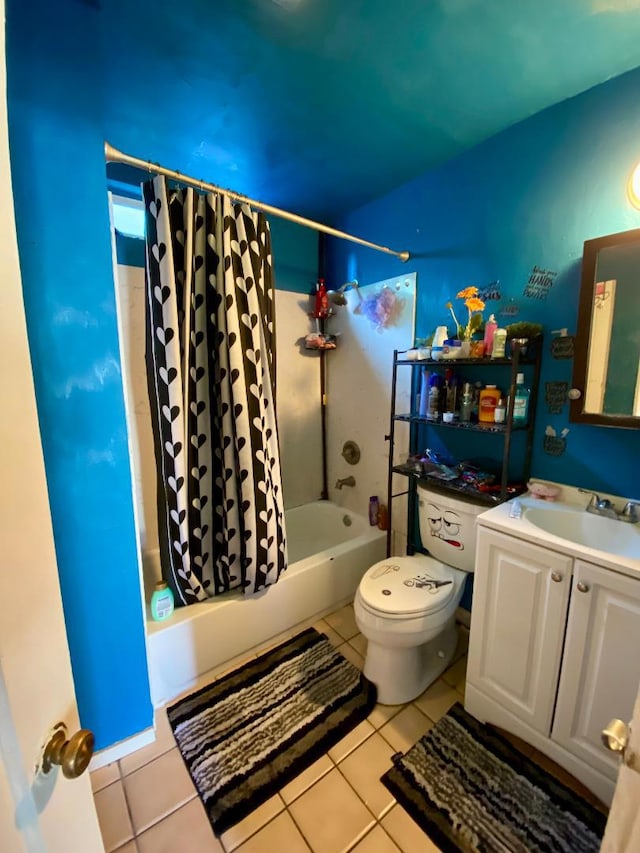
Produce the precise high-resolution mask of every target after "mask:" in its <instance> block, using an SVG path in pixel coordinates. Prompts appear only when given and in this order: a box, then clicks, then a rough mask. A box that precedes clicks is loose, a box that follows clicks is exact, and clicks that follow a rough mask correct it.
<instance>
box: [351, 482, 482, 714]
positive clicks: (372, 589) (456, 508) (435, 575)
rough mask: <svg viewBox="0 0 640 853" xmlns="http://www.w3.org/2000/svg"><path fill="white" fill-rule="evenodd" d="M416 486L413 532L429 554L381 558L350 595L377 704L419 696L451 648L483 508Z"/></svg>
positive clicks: (446, 661)
mask: <svg viewBox="0 0 640 853" xmlns="http://www.w3.org/2000/svg"><path fill="white" fill-rule="evenodd" d="M418 489H419V493H418V494H419V519H420V533H421V539H422V542H423V544H424V545H425V546H426V547H427V548H428V550H429V555H425V554H415V555H413V556H407V557H389V558H387V559H385V560H381V561H380V562H378V563H376V564H375V565H373V566H371V568H369V569H368V570H367V571H366V572H365V574H364V576H363V578H362V580H361V581H360V585H359V587H358V590H357V592H356V596H355V599H354V611H355V617H356V623H357V625H358V628H359V629H360V631H361V633H362V634H363V635H364V636H365V637H366V639H367V642H368V645H367V653H366V658H365V665H364V674H365V676H366V677H367V678H368V679H369V680H370V681H372V682H373V683H374V684H375V685H376V687H377V690H378V701H379V702H380V703H381V704H382V705H399V704H402V703H405V702H410V701H411V700H412V699H415V697H416V696H419V695H420V694H421V693H422V692H423V691H424V690H425V689H426V688H427V687H428V686H429V684H431V683H432V682H433V681H435V679H436V678H437V677H438V676H439V675H440V674H441V673H442V672H444V670H445V669H446V668H447V667H448V665H449V664H450V662H451V660H452V658H453V655H454V653H455V649H456V644H457V632H456V628H455V613H456V609H457V607H458V605H459V603H460V599H461V598H462V594H463V591H464V585H465V580H466V576H467V572H469V571H473V567H474V561H475V520H476V516H477V515H479V514H480V513H481V512H482V511H483V509H484V508H483V507H478V506H476V505H475V504H471V503H468V502H466V501H462V500H458V499H454V498H450V497H449V496H443V495H439V494H437V493H436V492H432V491H430V490H429V489H428V488H427V487H425V486H423V485H422V484H419V485H418Z"/></svg>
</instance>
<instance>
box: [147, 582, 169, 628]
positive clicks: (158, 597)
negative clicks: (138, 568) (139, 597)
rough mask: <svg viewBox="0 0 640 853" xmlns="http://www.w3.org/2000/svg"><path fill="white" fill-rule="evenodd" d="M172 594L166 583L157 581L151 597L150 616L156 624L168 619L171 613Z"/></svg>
mask: <svg viewBox="0 0 640 853" xmlns="http://www.w3.org/2000/svg"><path fill="white" fill-rule="evenodd" d="M173 607H174V601H173V592H172V591H171V589H170V588H169V584H168V583H167V582H166V581H158V583H157V584H156V586H155V589H154V591H153V595H152V596H151V616H152V617H153V619H154V620H155V621H156V622H162V620H163V619H168V618H169V616H171V614H172V613H173Z"/></svg>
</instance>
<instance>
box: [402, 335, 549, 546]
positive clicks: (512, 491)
mask: <svg viewBox="0 0 640 853" xmlns="http://www.w3.org/2000/svg"><path fill="white" fill-rule="evenodd" d="M536 344H537V346H536V351H535V354H534V355H528V357H527V358H522V357H521V355H520V346H519V345H518V344H512V346H513V347H514V349H513V353H512V355H511V357H510V358H456V359H453V358H451V359H408V358H403V357H402V356H403V355H404V354H405V352H404V351H398V350H395V351H394V353H393V377H392V384H391V413H390V426H389V434H388V435H387V436H386V438H387V440H388V441H389V473H388V494H387V507H388V514H389V515H388V527H387V555H390V553H391V532H392V505H393V497H394V494H393V475H394V474H400V475H402V476H405V477H407V478H408V483H409V487H408V495H409V507H408V519H407V551H408V553H413V551H414V548H415V543H414V538H415V511H416V485H417V483H418V482H423V483H428V484H429V488H430V489H433V490H434V491H437V492H439V493H441V494H444V495H446V494H449V495H455V496H456V497H462V498H463V499H465V500H468V501H471V502H472V503H475V504H479V505H481V506H486V507H491V506H496V505H497V504H500V503H503V502H504V501H506V500H510V499H511V498H512V497H514V496H516V495H517V494H521V493H522V492H523V491H525V490H526V486H525V484H526V482H527V480H528V479H529V468H530V462H531V450H532V447H533V429H534V424H535V413H536V403H537V395H538V386H539V382H540V366H541V356H542V340H541V339H538V340H537V342H536ZM403 366H409V367H412V368H417V369H418V370H420V369H423V368H425V367H429V368H430V369H434V370H437V371H445V370H447V369H448V368H455V367H457V366H465V367H470V368H487V367H493V368H501V367H509V368H510V381H509V392H508V394H509V405H508V407H507V413H506V419H505V423H504V424H484V423H462V422H460V421H453V422H451V423H449V422H444V421H443V420H442V419H441V418H440V417H439V418H438V419H437V420H434V419H432V418H429V417H427V416H426V415H419V414H415V413H414V412H406V413H396V411H395V407H396V386H397V374H398V368H399V367H403ZM521 368H533V378H532V381H531V396H530V398H529V418H528V423H527V424H523V425H520V424H514V422H513V407H514V397H515V391H516V377H517V374H518V373H519V372H520V370H521ZM412 376H413V381H412V397H413V395H415V393H416V391H417V386H418V383H417V376H418V374H417V372H413V373H412ZM397 422H404V423H408V424H410V440H409V445H410V446H409V453H410V454H411V453H415V452H416V451H417V450H418V449H419V448H417V446H416V445H417V443H418V429H419V428H422V429H430V428H431V427H436V428H437V429H441V428H444V429H454V430H462V431H464V432H468V433H472V434H478V433H484V434H485V435H492V436H494V437H500V438H501V439H502V441H503V443H504V444H503V451H502V470H501V476H500V484H499V491H496V490H495V487H494V489H493V490H492V491H488V490H487V491H484V490H480V489H478V488H476V487H475V486H473V485H472V484H470V483H465V482H463V481H462V480H460V479H455V480H444V479H440V478H439V477H434V476H433V474H430V473H429V472H425V471H424V470H419V468H417V467H416V463H414V462H407V463H405V464H399V465H394V464H393V458H394V440H395V424H396V423H397ZM514 433H520V434H524V435H526V447H525V449H524V466H523V477H522V484H518V485H513V484H512V485H510V484H509V468H510V456H511V438H512V435H513V434H514Z"/></svg>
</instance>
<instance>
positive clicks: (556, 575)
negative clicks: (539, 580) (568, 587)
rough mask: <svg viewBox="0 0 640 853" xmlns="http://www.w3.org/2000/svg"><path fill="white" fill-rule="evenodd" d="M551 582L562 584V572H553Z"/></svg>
mask: <svg viewBox="0 0 640 853" xmlns="http://www.w3.org/2000/svg"><path fill="white" fill-rule="evenodd" d="M551 580H552V581H553V582H554V583H560V581H561V580H562V575H561V574H560V572H551Z"/></svg>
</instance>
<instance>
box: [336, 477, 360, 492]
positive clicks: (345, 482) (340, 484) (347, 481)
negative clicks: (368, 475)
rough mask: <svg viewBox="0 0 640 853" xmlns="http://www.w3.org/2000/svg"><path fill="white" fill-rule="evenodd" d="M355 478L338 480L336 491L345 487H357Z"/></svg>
mask: <svg viewBox="0 0 640 853" xmlns="http://www.w3.org/2000/svg"><path fill="white" fill-rule="evenodd" d="M355 484H356V478H355V477H344V478H343V479H342V480H336V489H341V488H342V487H343V486H355Z"/></svg>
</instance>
